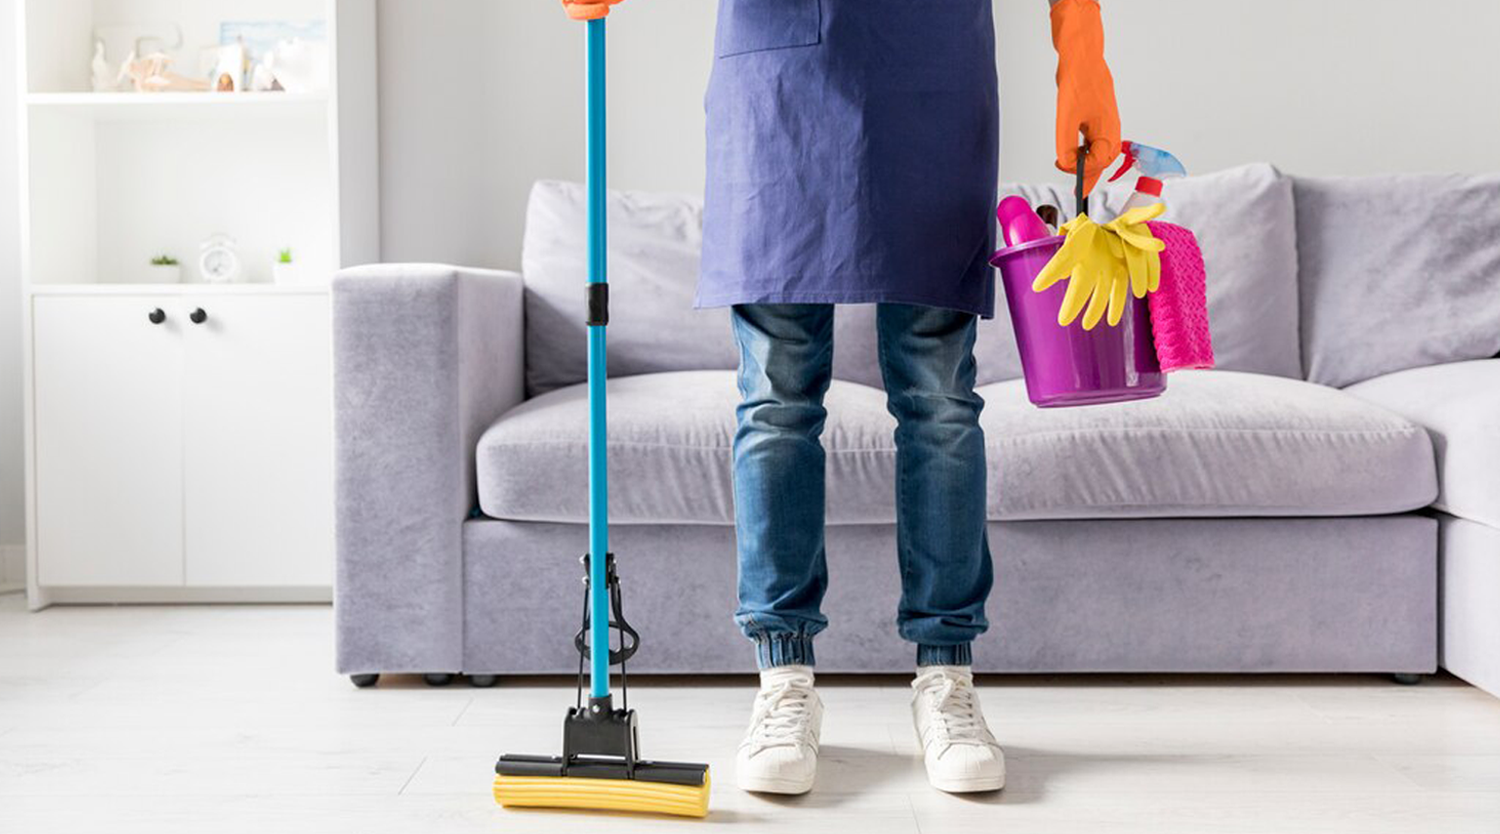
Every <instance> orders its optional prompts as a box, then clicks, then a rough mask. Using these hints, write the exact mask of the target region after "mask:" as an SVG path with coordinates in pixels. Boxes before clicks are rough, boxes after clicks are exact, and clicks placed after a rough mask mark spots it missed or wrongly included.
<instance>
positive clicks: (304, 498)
mask: <svg viewBox="0 0 1500 834" xmlns="http://www.w3.org/2000/svg"><path fill="white" fill-rule="evenodd" d="M32 338H33V343H32V355H33V363H34V369H35V394H34V407H35V427H36V428H35V443H36V446H35V451H36V459H35V502H36V507H35V512H36V515H35V517H36V519H37V530H36V537H35V547H36V563H37V568H38V574H37V584H38V585H40V586H42V587H44V588H46V589H49V590H50V589H67V588H87V589H94V590H95V591H96V592H97V591H99V589H110V588H116V589H120V588H131V587H135V588H151V589H169V588H183V589H225V588H234V589H240V590H245V589H255V588H266V589H271V588H274V589H289V588H319V587H322V588H326V587H327V586H328V585H330V584H331V582H332V570H333V402H332V397H333V393H332V378H333V377H332V345H331V321H330V313H329V298H328V295H327V293H325V292H307V293H289V292H260V293H257V292H253V291H243V292H219V293H214V292H208V291H200V292H194V291H192V290H189V289H186V288H184V289H183V290H181V291H178V292H154V293H140V294H131V293H122V294H118V295H89V294H82V293H76V292H74V293H61V294H39V295H36V296H35V297H34V298H33V300H32ZM94 598H104V599H108V598H111V597H110V596H109V595H108V593H107V591H106V592H105V593H104V594H103V596H102V597H98V596H96V597H94ZM124 598H135V597H124ZM239 598H254V596H253V595H251V596H249V597H239Z"/></svg>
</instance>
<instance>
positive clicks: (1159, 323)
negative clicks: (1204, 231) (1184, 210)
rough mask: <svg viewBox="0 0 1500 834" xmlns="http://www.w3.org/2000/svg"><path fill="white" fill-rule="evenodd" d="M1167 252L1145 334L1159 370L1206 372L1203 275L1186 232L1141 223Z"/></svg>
mask: <svg viewBox="0 0 1500 834" xmlns="http://www.w3.org/2000/svg"><path fill="white" fill-rule="evenodd" d="M1146 225H1147V226H1149V227H1150V228H1151V233H1152V234H1154V235H1156V238H1157V240H1160V241H1161V242H1163V243H1165V244H1166V245H1167V249H1166V251H1165V252H1162V253H1161V288H1160V289H1158V290H1157V291H1156V292H1154V293H1151V295H1149V296H1147V298H1148V300H1149V303H1150V304H1151V330H1152V331H1153V333H1154V335H1155V338H1156V357H1157V359H1158V360H1159V361H1160V362H1161V369H1162V371H1164V372H1166V373H1171V372H1172V371H1187V370H1206V369H1208V368H1212V367H1213V366H1214V341H1213V337H1212V336H1211V335H1209V332H1208V270H1207V269H1206V268H1205V267H1204V265H1203V250H1202V249H1200V248H1199V247H1198V238H1197V237H1196V236H1194V235H1193V233H1192V232H1190V231H1188V230H1187V229H1184V228H1183V227H1181V226H1177V225H1174V224H1172V223H1158V222H1155V221H1153V222H1150V223H1147V224H1146Z"/></svg>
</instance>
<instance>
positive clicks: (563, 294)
mask: <svg viewBox="0 0 1500 834" xmlns="http://www.w3.org/2000/svg"><path fill="white" fill-rule="evenodd" d="M587 207H588V195H587V192H586V190H585V189H584V187H583V186H582V185H579V184H577V183H569V182H553V181H542V182H538V183H537V184H536V185H535V186H533V188H532V191H531V202H530V204H529V206H528V207H527V211H526V237H525V241H524V243H523V246H522V253H521V271H522V275H523V276H524V278H525V281H526V387H527V393H528V396H536V395H538V394H544V393H546V392H548V391H551V390H553V389H556V388H562V387H564V386H568V385H575V384H577V383H580V382H583V381H584V380H585V379H586V378H587V376H588V347H587V345H588V335H587V334H588V326H587V325H586V324H585V322H584V310H585V308H584V293H585V289H584V285H585V284H586V283H587V280H588V226H587V218H588V212H587ZM702 246H703V211H702V205H701V201H699V200H697V199H694V198H691V197H686V196H680V195H669V194H649V193H642V192H620V191H612V192H610V195H609V280H610V283H611V284H612V285H613V286H612V287H611V292H610V322H609V373H610V376H634V375H636V374H644V373H653V372H658V371H688V370H714V369H725V368H734V367H736V365H737V364H738V362H739V354H738V353H737V352H736V350H735V347H734V340H733V337H732V336H731V334H730V331H729V311H728V310H722V309H721V310H694V309H693V290H694V288H695V286H696V284H697V280H698V254H699V251H700V250H701V249H702Z"/></svg>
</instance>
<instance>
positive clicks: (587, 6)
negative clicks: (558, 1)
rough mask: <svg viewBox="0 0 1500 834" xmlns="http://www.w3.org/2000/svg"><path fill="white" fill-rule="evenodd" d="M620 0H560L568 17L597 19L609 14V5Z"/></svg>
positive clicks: (620, 0)
mask: <svg viewBox="0 0 1500 834" xmlns="http://www.w3.org/2000/svg"><path fill="white" fill-rule="evenodd" d="M619 2H622V0H562V4H563V8H564V9H565V10H567V12H568V17H571V18H573V19H574V20H598V19H599V18H601V17H604V16H605V15H607V14H609V7H610V6H613V5H614V4H616V3H619Z"/></svg>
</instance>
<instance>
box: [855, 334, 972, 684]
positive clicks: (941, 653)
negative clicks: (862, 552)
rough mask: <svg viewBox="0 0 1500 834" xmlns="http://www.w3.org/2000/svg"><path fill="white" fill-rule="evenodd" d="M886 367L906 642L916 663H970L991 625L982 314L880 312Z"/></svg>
mask: <svg viewBox="0 0 1500 834" xmlns="http://www.w3.org/2000/svg"><path fill="white" fill-rule="evenodd" d="M878 321H879V329H880V366H881V371H882V373H883V374H884V377H885V388H886V396H887V399H888V405H889V408H890V411H891V414H893V415H895V417H896V421H897V427H896V548H897V554H898V559H899V563H900V566H901V604H900V608H899V609H898V611H897V624H898V626H899V629H900V632H901V636H902V637H903V638H905V639H906V640H909V641H911V642H912V643H915V644H917V665H919V666H941V665H957V666H967V665H969V663H970V648H969V647H970V644H971V643H972V642H973V641H974V639H975V638H976V637H978V636H979V635H980V634H982V633H984V631H985V629H986V628H988V626H989V623H988V621H987V620H986V619H985V614H984V604H985V600H986V599H987V598H988V597H989V594H990V587H991V585H992V584H993V582H994V574H993V569H992V567H991V565H990V548H989V539H988V536H987V535H986V532H985V475H986V472H985V460H984V430H983V429H981V428H980V427H979V414H980V412H981V411H982V410H983V409H984V400H983V399H981V398H980V396H979V395H978V394H976V393H974V380H975V363H974V334H975V324H976V322H975V317H974V316H972V315H970V314H968V313H960V312H955V311H952V310H941V309H937V308H932V307H914V306H909V305H904V304H882V305H880V309H879V313H878Z"/></svg>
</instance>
